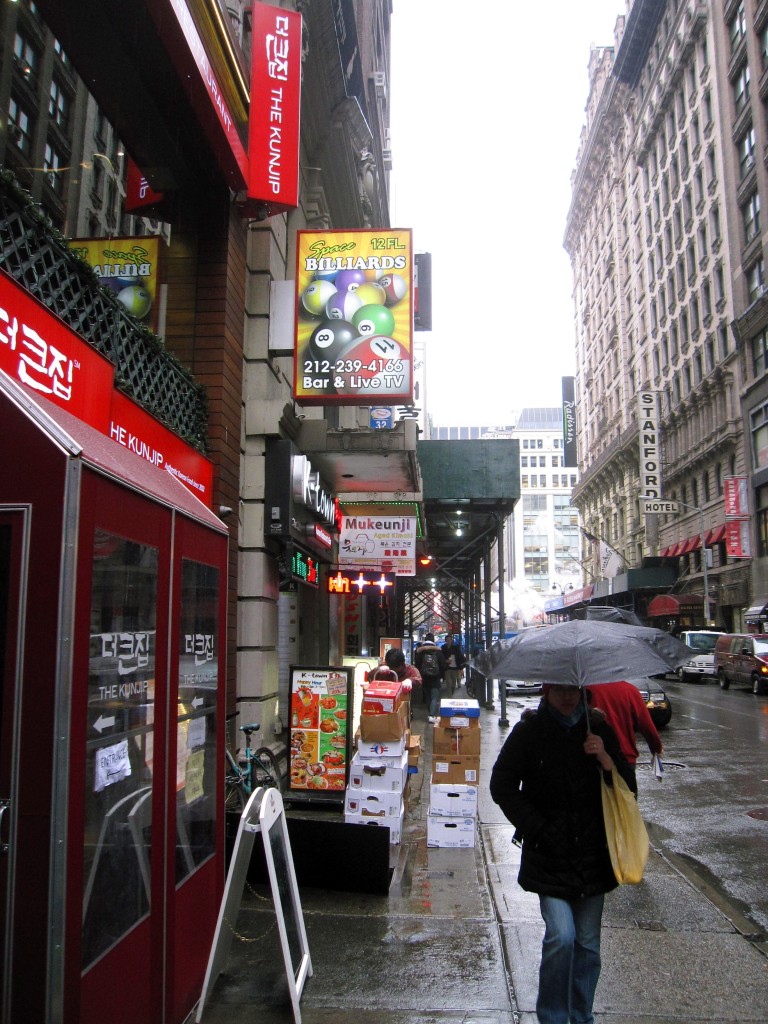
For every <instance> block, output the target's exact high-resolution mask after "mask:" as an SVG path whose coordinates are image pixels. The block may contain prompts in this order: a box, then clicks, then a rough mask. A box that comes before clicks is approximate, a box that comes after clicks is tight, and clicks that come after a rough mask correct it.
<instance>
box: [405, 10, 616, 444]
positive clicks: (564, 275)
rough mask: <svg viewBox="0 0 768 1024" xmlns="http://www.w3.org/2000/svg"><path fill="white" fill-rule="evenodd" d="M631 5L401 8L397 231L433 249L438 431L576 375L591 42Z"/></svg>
mask: <svg viewBox="0 0 768 1024" xmlns="http://www.w3.org/2000/svg"><path fill="white" fill-rule="evenodd" d="M624 11H625V2H624V0H550V2H549V3H546V4H543V3H542V4H520V3H514V2H512V0H483V2H481V3H471V2H470V3H467V2H464V0H394V3H393V14H392V69H391V71H392V73H391V83H390V89H391V95H390V102H391V119H392V124H391V132H392V156H393V168H392V171H393V173H392V200H391V210H392V225H393V227H402V228H405V227H410V228H413V233H414V234H413V240H414V246H415V249H416V251H417V252H431V253H432V273H433V320H432V322H433V329H432V332H431V333H430V334H426V335H424V337H426V339H427V400H428V408H429V410H430V411H431V413H432V415H433V419H434V422H435V424H436V425H438V426H439V425H446V424H455V423H465V424H466V423H484V424H498V425H501V424H504V423H508V422H509V420H510V415H511V413H512V412H513V410H514V411H519V410H520V409H521V408H523V407H524V406H531V405H542V406H555V405H559V404H560V401H561V381H560V379H561V377H563V376H568V375H571V374H573V373H574V372H575V356H574V337H575V330H574V322H573V304H572V299H571V270H570V261H569V259H568V256H567V254H566V252H565V250H564V249H563V237H564V234H565V221H566V216H567V213H568V207H569V204H570V198H571V191H570V179H571V172H572V171H573V168H574V166H575V161H576V152H577V149H578V144H579V136H580V132H581V128H582V125H583V124H584V107H585V105H586V102H587V96H588V91H589V78H588V74H587V65H588V62H589V53H590V46H591V45H592V44H594V45H596V46H606V45H613V32H614V26H615V22H616V18H617V16H618V15H619V14H620V13H624Z"/></svg>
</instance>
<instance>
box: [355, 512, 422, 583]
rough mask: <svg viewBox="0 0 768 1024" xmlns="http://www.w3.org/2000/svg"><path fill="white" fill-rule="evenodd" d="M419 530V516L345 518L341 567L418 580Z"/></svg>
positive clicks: (359, 516) (358, 516)
mask: <svg viewBox="0 0 768 1024" xmlns="http://www.w3.org/2000/svg"><path fill="white" fill-rule="evenodd" d="M416 530H417V521H416V517H415V516H398V515H392V516H390V515H380V514H378V513H377V514H374V515H347V514H342V516H341V535H340V537H339V565H340V566H341V567H342V568H347V567H352V566H354V567H356V568H359V569H363V570H366V569H376V570H378V571H380V572H384V573H392V572H394V573H396V574H397V575H398V576H415V575H416Z"/></svg>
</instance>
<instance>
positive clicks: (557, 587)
mask: <svg viewBox="0 0 768 1024" xmlns="http://www.w3.org/2000/svg"><path fill="white" fill-rule="evenodd" d="M549 589H550V590H554V592H555V593H556V594H562V595H563V596H564V595H565V593H566V592H567V591H569V590H573V589H574V588H573V584H572V583H566V585H565V586H563V584H562V583H558V582H557V581H555V582H554V583H553V584H552V586H551V587H550V588H549Z"/></svg>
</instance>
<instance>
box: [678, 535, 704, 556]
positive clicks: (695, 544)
mask: <svg viewBox="0 0 768 1024" xmlns="http://www.w3.org/2000/svg"><path fill="white" fill-rule="evenodd" d="M700 547H701V534H700V533H697V534H696V536H695V537H689V538H688V540H687V541H686V542H685V544H684V545H683V550H682V551H681V552H680V553H681V554H683V555H687V554H688V553H689V552H691V551H697V550H698V549H699V548H700Z"/></svg>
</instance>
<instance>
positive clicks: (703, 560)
mask: <svg viewBox="0 0 768 1024" xmlns="http://www.w3.org/2000/svg"><path fill="white" fill-rule="evenodd" d="M678 504H679V505H682V506H683V508H689V509H690V510H691V512H698V513H699V520H700V529H699V532H700V533H701V571H702V575H703V577H704V614H705V620H704V625H705V626H708V625H709V576H708V575H707V570H708V568H709V566H708V565H707V548H706V545H705V543H704V540H705V537H704V535H705V530H704V509H703V508H699V507H698V506H697V505H686V503H685V502H684V501H679V502H678Z"/></svg>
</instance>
